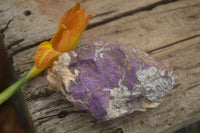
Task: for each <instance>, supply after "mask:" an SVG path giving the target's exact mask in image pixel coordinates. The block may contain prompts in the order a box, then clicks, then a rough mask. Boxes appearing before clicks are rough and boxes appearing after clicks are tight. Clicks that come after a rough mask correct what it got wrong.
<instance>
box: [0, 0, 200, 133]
mask: <svg viewBox="0 0 200 133" xmlns="http://www.w3.org/2000/svg"><path fill="white" fill-rule="evenodd" d="M68 1H69V2H71V4H74V2H72V1H70V0H68ZM21 2H25V1H20V2H12V3H11V4H8V3H6V2H4V3H3V4H1V6H0V7H1V9H2V7H4V6H2V5H7V7H8V8H6V6H5V7H4V8H3V11H2V12H0V13H1V18H3V19H2V20H3V21H2V22H1V24H0V25H1V26H2V25H3V27H4V28H1V29H5V30H3V34H4V35H5V38H4V41H5V43H6V48H7V50H8V53H9V55H10V57H12V58H13V64H14V68H15V72H16V73H17V75H18V76H19V77H21V76H22V75H24V74H25V73H26V72H27V71H28V70H29V69H30V68H31V66H33V55H34V52H35V50H36V45H38V43H39V42H41V41H43V40H47V39H49V38H51V36H52V35H53V34H54V33H55V31H56V26H57V24H56V21H52V19H50V18H51V16H54V15H52V14H48V13H47V11H46V10H45V9H40V10H37V11H35V10H36V9H39V7H40V6H41V5H43V6H44V5H45V4H44V3H41V1H40V2H39V3H38V2H35V1H27V2H25V5H26V6H28V7H29V8H30V10H31V11H34V12H32V14H31V15H30V16H29V17H27V18H26V17H24V16H23V11H22V9H23V10H24V8H22V7H23V6H22V5H21V4H22V3H21ZM95 2H97V3H95ZM105 2H106V4H99V3H98V1H97V0H91V1H86V2H84V1H83V5H84V6H85V7H89V9H90V11H94V12H93V13H94V16H96V17H93V19H92V20H91V24H90V26H89V29H88V30H87V31H86V32H85V33H84V35H83V36H82V39H81V41H80V44H79V45H87V44H91V43H92V42H93V41H94V40H96V39H102V40H105V41H108V42H112V43H115V42H117V43H130V44H133V45H135V46H137V47H138V48H139V49H141V50H144V51H146V52H148V53H150V54H151V55H152V56H154V57H155V58H156V59H157V60H162V61H164V62H166V63H168V64H170V65H171V66H172V67H173V69H174V75H175V81H176V86H175V87H174V89H173V90H172V92H171V95H170V96H169V97H168V98H167V99H166V101H164V103H162V104H161V105H160V106H159V107H158V108H156V109H150V110H148V111H147V112H135V113H133V114H132V115H130V116H127V117H123V118H118V119H115V120H112V121H108V122H101V121H97V120H96V119H95V118H93V117H92V115H91V114H89V113H88V112H85V111H80V110H78V109H76V108H74V107H73V106H72V105H71V104H70V103H69V102H67V101H64V100H63V99H62V98H61V97H60V95H59V94H58V93H55V92H53V91H50V90H48V89H47V88H48V83H47V81H46V73H45V72H44V73H42V74H40V75H39V76H38V77H37V78H35V79H33V80H32V81H31V82H30V83H28V84H27V85H25V86H24V87H23V88H22V93H23V95H24V98H25V102H26V104H27V107H28V110H29V112H30V116H31V118H32V120H33V124H34V127H35V130H36V132H38V133H42V132H45V133H51V132H57V133H59V132H74V133H81V132H83V133H84V132H88V133H99V132H101V133H102V132H103V133H112V132H121V133H122V132H124V133H132V132H135V133H144V132H149V133H154V132H156V133H170V132H173V131H175V130H177V129H179V128H181V127H184V126H186V125H188V124H191V123H193V122H196V121H199V120H200V111H199V110H200V102H199V101H200V97H199V95H200V53H199V50H200V30H199V27H200V23H199V22H200V14H199V12H200V1H199V0H190V1H188V0H181V1H177V0H162V1H161V0H160V1H158V0H157V1H153V0H151V1H149V0H148V2H147V0H138V1H137V0H136V1H130V0H129V1H128V0H127V1H126V2H125V1H122V0H121V1H120V0H116V1H115V0H111V1H105ZM116 2H117V3H118V4H116ZM16 3H18V6H19V7H21V8H22V9H21V8H20V9H19V7H18V8H17V6H16ZM19 3H20V4H19ZM29 4H32V5H31V6H30V5H29ZM90 5H92V6H90ZM99 5H100V6H99ZM121 5H123V6H122V7H121ZM133 5H134V7H133ZM12 6H13V7H15V8H14V9H12V10H11V11H10V10H9V8H10V7H12ZM26 6H24V7H26ZM70 6H72V5H70ZM44 7H45V6H44ZM102 7H103V9H102ZM126 7H127V8H126ZM41 10H43V11H41ZM13 11H15V12H16V11H18V13H17V14H16V15H13ZM19 12H20V13H21V14H20V13H19ZM106 13H107V14H106ZM2 14H3V15H2ZM99 14H100V15H99ZM102 14H103V15H102ZM113 15H114V16H113ZM2 16H3V17H2ZM8 16H9V17H8ZM7 18H13V20H12V19H10V20H11V22H10V23H8V22H9V21H8V20H9V19H8V20H7ZM41 18H42V19H41ZM15 19H16V21H15ZM46 20H48V21H47V22H46ZM6 24H8V26H6ZM20 24H21V25H20ZM40 24H41V25H42V26H40ZM43 25H45V26H43ZM37 26H38V27H37ZM5 27H7V28H5ZM35 27H36V28H35ZM23 31H24V32H23ZM17 33H18V34H17ZM20 39H23V41H20ZM25 55H26V56H25Z"/></svg>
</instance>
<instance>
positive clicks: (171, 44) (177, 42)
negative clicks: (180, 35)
mask: <svg viewBox="0 0 200 133" xmlns="http://www.w3.org/2000/svg"><path fill="white" fill-rule="evenodd" d="M197 37H200V34H197V35H194V36H190V37H187V38H184V39H181V40H178V41H176V42H173V43H170V44H167V45H165V46H163V47H159V48H155V49H152V50H149V51H146V52H147V53H148V54H152V53H153V52H155V51H158V50H161V49H164V48H168V47H171V46H173V45H176V44H179V43H182V42H185V41H188V40H191V39H194V38H197Z"/></svg>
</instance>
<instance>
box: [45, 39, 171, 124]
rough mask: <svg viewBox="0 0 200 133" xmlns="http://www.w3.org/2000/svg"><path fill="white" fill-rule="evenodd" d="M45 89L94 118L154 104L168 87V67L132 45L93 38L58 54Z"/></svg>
mask: <svg viewBox="0 0 200 133" xmlns="http://www.w3.org/2000/svg"><path fill="white" fill-rule="evenodd" d="M47 79H48V82H49V85H50V88H51V89H54V90H57V91H61V92H62V94H63V95H64V96H65V98H66V99H67V100H68V101H70V102H71V103H72V104H73V105H74V106H75V107H77V108H79V109H83V110H88V111H90V112H91V113H92V115H93V116H94V117H95V118H97V119H100V120H110V119H114V118H117V117H121V116H125V115H128V114H131V113H132V112H134V111H145V110H146V109H147V108H156V107H157V106H158V105H159V104H160V103H161V102H162V101H163V100H164V99H165V97H166V96H167V94H168V93H169V91H170V89H171V88H172V87H173V86H174V84H175V83H174V78H173V73H172V69H171V68H170V67H169V66H167V65H165V64H164V63H162V62H158V61H156V60H154V59H153V58H152V57H150V56H149V55H147V54H146V53H144V52H141V51H140V50H138V49H136V48H135V47H134V46H133V45H128V44H124V45H117V44H110V43H106V42H104V41H95V42H94V43H93V44H92V45H86V46H82V47H79V48H77V49H75V50H74V51H70V52H67V53H64V54H62V55H60V56H59V59H58V61H55V62H54V64H53V66H52V67H51V68H50V69H49V70H48V76H47Z"/></svg>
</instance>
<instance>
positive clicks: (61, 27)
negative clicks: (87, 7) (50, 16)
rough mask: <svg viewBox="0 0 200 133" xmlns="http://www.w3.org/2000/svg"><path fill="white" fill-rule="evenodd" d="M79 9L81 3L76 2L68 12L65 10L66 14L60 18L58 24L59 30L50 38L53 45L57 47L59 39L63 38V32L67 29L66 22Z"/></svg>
mask: <svg viewBox="0 0 200 133" xmlns="http://www.w3.org/2000/svg"><path fill="white" fill-rule="evenodd" d="M77 10H80V3H76V5H75V6H74V7H73V8H71V9H69V10H68V11H67V12H65V14H64V15H63V16H62V18H61V19H60V22H59V25H58V31H57V32H56V34H55V35H54V36H53V37H52V39H51V40H50V42H51V43H52V45H53V47H56V44H58V43H59V41H60V40H61V37H62V33H63V32H64V30H65V29H66V28H65V25H66V23H67V22H68V21H69V19H70V17H71V16H72V15H73V13H74V12H76V11H77Z"/></svg>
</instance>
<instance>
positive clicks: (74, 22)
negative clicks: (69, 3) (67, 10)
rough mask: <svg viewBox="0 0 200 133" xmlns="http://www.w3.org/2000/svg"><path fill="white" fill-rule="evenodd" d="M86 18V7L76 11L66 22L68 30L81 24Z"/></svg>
mask: <svg viewBox="0 0 200 133" xmlns="http://www.w3.org/2000/svg"><path fill="white" fill-rule="evenodd" d="M84 18H85V9H83V10H78V11H76V12H75V13H74V14H73V15H72V16H71V17H70V19H69V21H68V22H67V23H66V27H67V30H71V29H73V28H74V27H77V26H79V25H80V24H81V23H82V22H83V20H84Z"/></svg>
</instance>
